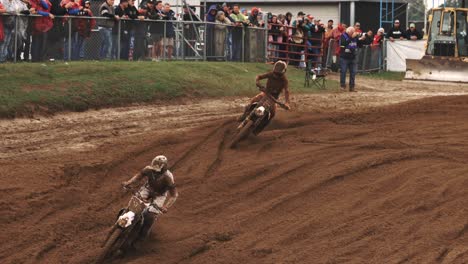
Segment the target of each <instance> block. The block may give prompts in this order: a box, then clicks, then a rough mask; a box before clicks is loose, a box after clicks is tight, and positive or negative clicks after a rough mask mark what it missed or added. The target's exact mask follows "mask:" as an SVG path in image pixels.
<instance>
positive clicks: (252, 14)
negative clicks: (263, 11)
mask: <svg viewBox="0 0 468 264" xmlns="http://www.w3.org/2000/svg"><path fill="white" fill-rule="evenodd" d="M257 16H258V8H256V7H252V10H251V11H250V15H249V17H248V20H249V26H255V27H258V26H260V23H259V21H258V19H257Z"/></svg>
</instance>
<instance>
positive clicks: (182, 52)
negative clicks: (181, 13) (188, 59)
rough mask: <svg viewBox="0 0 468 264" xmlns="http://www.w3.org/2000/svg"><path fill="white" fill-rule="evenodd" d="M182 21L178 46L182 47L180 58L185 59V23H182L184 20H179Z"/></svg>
mask: <svg viewBox="0 0 468 264" xmlns="http://www.w3.org/2000/svg"><path fill="white" fill-rule="evenodd" d="M181 23H182V40H181V41H180V42H179V43H180V48H181V49H182V50H181V55H182V60H185V45H187V44H186V43H185V33H184V31H185V25H184V21H182V22H181Z"/></svg>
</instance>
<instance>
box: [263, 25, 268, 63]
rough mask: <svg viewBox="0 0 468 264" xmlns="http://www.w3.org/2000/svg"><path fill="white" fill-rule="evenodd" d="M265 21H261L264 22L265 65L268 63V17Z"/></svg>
mask: <svg viewBox="0 0 468 264" xmlns="http://www.w3.org/2000/svg"><path fill="white" fill-rule="evenodd" d="M266 17H267V19H263V21H265V29H264V30H265V47H264V49H263V51H264V52H265V53H264V58H265V63H266V62H268V16H266Z"/></svg>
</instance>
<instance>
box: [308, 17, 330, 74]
mask: <svg viewBox="0 0 468 264" xmlns="http://www.w3.org/2000/svg"><path fill="white" fill-rule="evenodd" d="M307 18H308V19H309V20H310V21H312V20H313V19H314V17H313V16H311V15H308V16H307ZM313 22H314V23H310V24H307V25H306V26H305V29H306V31H307V38H308V40H307V44H308V47H309V50H310V53H311V54H312V56H310V59H311V61H313V62H320V61H321V57H320V56H319V55H320V48H321V46H322V37H323V34H324V33H325V28H324V27H323V26H322V25H321V24H320V19H315V20H313ZM308 59H309V58H308ZM315 66H316V65H315Z"/></svg>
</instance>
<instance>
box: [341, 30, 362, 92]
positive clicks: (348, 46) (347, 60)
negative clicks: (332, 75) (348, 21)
mask: <svg viewBox="0 0 468 264" xmlns="http://www.w3.org/2000/svg"><path fill="white" fill-rule="evenodd" d="M358 34H359V33H357V32H355V30H354V28H353V27H349V28H347V29H346V32H344V33H343V35H341V39H340V50H341V51H340V68H341V69H340V70H341V72H340V74H341V75H340V86H341V89H343V90H345V89H346V72H347V71H348V69H349V91H350V92H354V91H355V76H356V71H357V61H356V59H357V57H356V50H357V41H358V39H357V36H358Z"/></svg>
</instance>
